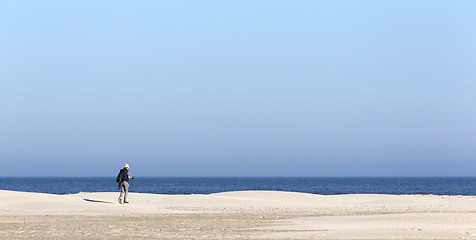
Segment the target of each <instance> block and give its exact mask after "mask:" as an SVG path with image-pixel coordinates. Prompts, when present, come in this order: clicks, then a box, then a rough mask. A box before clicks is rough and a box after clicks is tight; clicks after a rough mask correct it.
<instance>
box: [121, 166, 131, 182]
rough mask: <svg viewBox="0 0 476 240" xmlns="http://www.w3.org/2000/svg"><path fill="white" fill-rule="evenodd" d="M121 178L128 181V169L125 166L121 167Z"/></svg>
mask: <svg viewBox="0 0 476 240" xmlns="http://www.w3.org/2000/svg"><path fill="white" fill-rule="evenodd" d="M122 180H123V181H125V182H129V170H127V169H126V168H123V169H122Z"/></svg>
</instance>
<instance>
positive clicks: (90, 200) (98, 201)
mask: <svg viewBox="0 0 476 240" xmlns="http://www.w3.org/2000/svg"><path fill="white" fill-rule="evenodd" d="M83 200H84V201H86V202H95V203H112V202H106V201H100V200H94V199H88V198H83Z"/></svg>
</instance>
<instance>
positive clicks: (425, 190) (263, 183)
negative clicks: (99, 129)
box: [0, 177, 476, 196]
mask: <svg viewBox="0 0 476 240" xmlns="http://www.w3.org/2000/svg"><path fill="white" fill-rule="evenodd" d="M0 189H1V190H13V191H24V192H40V193H53V194H75V193H79V192H115V191H116V192H117V191H119V188H118V184H117V183H116V178H115V177H112V178H111V177H3V178H0ZM246 190H268V191H290V192H302V193H311V194H322V195H336V194H396V195H403V194H433V195H471V196H476V177H135V178H134V179H131V180H130V187H129V191H130V192H139V193H158V194H210V193H218V192H230V191H246Z"/></svg>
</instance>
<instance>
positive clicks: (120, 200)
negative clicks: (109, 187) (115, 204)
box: [118, 182, 124, 204]
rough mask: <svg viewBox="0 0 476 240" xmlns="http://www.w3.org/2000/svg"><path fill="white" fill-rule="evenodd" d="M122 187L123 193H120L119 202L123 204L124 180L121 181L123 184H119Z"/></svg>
mask: <svg viewBox="0 0 476 240" xmlns="http://www.w3.org/2000/svg"><path fill="white" fill-rule="evenodd" d="M119 186H120V187H121V193H120V194H119V199H118V200H119V204H122V203H123V201H122V197H123V196H124V182H121V184H120V185H119Z"/></svg>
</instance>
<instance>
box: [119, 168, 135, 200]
mask: <svg viewBox="0 0 476 240" xmlns="http://www.w3.org/2000/svg"><path fill="white" fill-rule="evenodd" d="M119 175H120V178H121V180H120V182H119V187H120V188H121V194H120V195H119V199H118V200H119V204H123V203H124V204H126V203H129V202H128V201H127V192H129V179H133V177H132V176H131V175H130V174H129V164H127V163H126V164H124V168H123V169H121V171H120V172H119ZM123 197H124V199H123Z"/></svg>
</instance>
